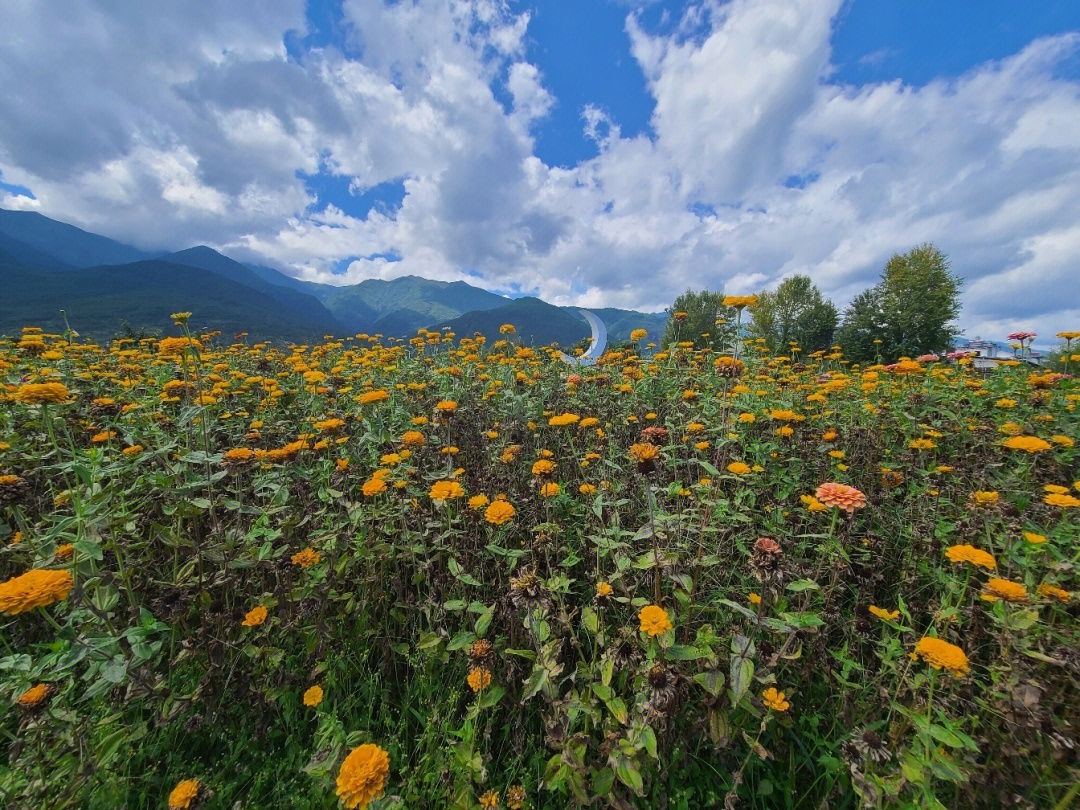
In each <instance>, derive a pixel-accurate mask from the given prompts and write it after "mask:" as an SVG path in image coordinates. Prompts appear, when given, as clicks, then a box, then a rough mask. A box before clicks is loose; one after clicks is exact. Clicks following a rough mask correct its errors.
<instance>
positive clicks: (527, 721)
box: [0, 303, 1080, 808]
mask: <svg viewBox="0 0 1080 810" xmlns="http://www.w3.org/2000/svg"><path fill="white" fill-rule="evenodd" d="M737 306H738V307H739V308H736V309H735V310H734V314H733V315H732V318H733V319H734V320H735V321H738V320H739V318H741V317H743V315H745V313H744V312H743V310H742V309H741V307H742V306H743V304H741V303H739V304H737ZM177 320H178V322H179V323H180V324H183V323H184V322H185V320H186V319H185V318H184V317H182V316H181V317H178V318H177ZM694 328H695V329H697V327H696V326H695V327H694ZM186 329H187V327H186V326H183V327H181V329H180V330H179V334H178V336H177V337H172V338H166V339H163V340H161V341H153V340H148V341H142V342H138V343H136V342H132V341H128V342H123V341H121V342H115V343H113V344H112V345H110V346H106V347H99V346H97V345H94V344H91V343H69V342H67V341H64V340H63V339H61V338H59V337H57V336H49V335H45V336H42V335H40V334H39V333H38V332H35V331H34V330H27V332H26V334H25V335H24V337H23V338H22V339H21V340H20V341H18V343H17V344H16V343H15V342H9V343H6V344H0V639H2V645H3V646H2V649H0V700H3V701H4V702H5V703H6V704H7V706H8V709H7V710H6V711H5V712H4V713H3V715H2V719H0V733H2V735H3V737H4V740H5V743H6V753H5V756H4V758H3V761H2V763H0V797H3V804H4V806H7V807H20V808H22V807H27V808H29V807H49V808H63V807H89V808H115V807H129V808H141V807H146V808H150V807H153V808H161V807H165V806H167V805H168V806H173V807H194V806H202V807H204V808H205V807H211V808H232V807H234V806H236V807H251V808H256V807H258V808H264V807H288V808H331V807H335V806H338V803H339V801H342V800H343V801H345V802H347V803H348V804H349V806H357V807H360V806H366V805H367V804H368V802H369V801H374V803H373V804H371V805H370V806H371V807H378V808H390V807H402V808H404V807H409V808H444V807H461V808H474V807H477V806H482V807H486V808H491V807H508V808H517V807H530V808H542V807H543V808H563V807H567V806H570V805H579V806H582V805H587V804H590V803H593V802H595V803H594V806H610V807H616V808H629V807H657V806H666V807H671V808H699V807H716V806H726V807H747V808H749V807H757V808H774V807H805V808H819V807H825V806H828V807H833V808H853V807H860V806H863V807H881V806H892V805H897V804H899V805H902V806H920V807H969V806H979V807H993V806H1001V805H1008V806H1017V807H1032V808H1034V807H1040V808H1041V807H1055V806H1057V807H1067V806H1069V804H1070V802H1071V801H1072V800H1074V799H1075V798H1076V796H1077V790H1078V788H1077V787H1076V786H1077V784H1078V783H1077V777H1076V762H1077V758H1076V756H1077V755H1076V746H1077V743H1078V741H1077V728H1078V727H1080V700H1078V699H1077V698H1078V692H1077V685H1078V679H1080V653H1078V650H1080V633H1078V631H1077V622H1076V618H1077V615H1078V614H1077V604H1078V602H1077V594H1076V591H1077V590H1078V589H1080V580H1078V576H1077V571H1076V563H1077V532H1078V526H1080V523H1078V515H1080V491H1078V490H1080V480H1077V478H1078V474H1077V469H1078V466H1077V462H1078V461H1080V452H1078V451H1077V449H1076V448H1075V446H1074V445H1075V439H1076V436H1077V432H1078V418H1077V414H1076V404H1077V401H1078V400H1080V388H1078V387H1077V385H1076V383H1075V381H1074V380H1072V379H1071V378H1067V377H1061V376H1059V375H1054V374H1046V373H1032V372H1031V370H1030V368H1029V367H1027V366H1025V365H1023V364H1020V363H1017V362H1012V361H1010V362H1007V363H1004V364H1002V365H1001V367H999V368H998V369H997V370H996V371H994V372H992V373H991V374H989V375H988V376H986V377H983V376H980V375H979V374H977V373H975V372H974V371H973V370H972V367H971V366H970V365H967V364H966V361H965V360H963V359H961V360H960V361H959V362H957V363H951V362H945V361H941V362H933V361H929V360H927V361H924V362H922V363H918V362H913V361H904V362H901V363H899V364H896V365H892V366H888V367H881V366H873V367H868V366H863V367H861V368H859V367H855V366H852V365H849V364H848V363H847V362H846V361H845V360H844V359H843V358H842V357H841V356H840V355H839V354H837V353H832V354H823V353H821V352H818V353H810V352H807V353H806V355H802V354H799V355H794V356H788V355H772V354H770V353H769V352H768V351H767V350H762V351H758V350H759V349H761V348H762V347H761V346H760V344H757V343H752V344H751V345H750V349H751V350H752V351H750V353H749V356H743V357H739V358H736V357H731V356H727V355H724V354H721V353H719V352H717V351H715V350H702V349H698V348H693V342H694V339H695V337H696V336H695V335H692V334H690V335H689V336H688V337H687V339H686V340H685V341H684V340H682V338H683V335H679V339H677V340H673V341H672V344H673V345H672V347H671V349H670V350H669V351H664V352H661V353H659V354H657V355H655V356H653V357H651V358H647V359H646V358H641V357H638V356H636V355H635V354H633V353H632V352H631V351H629V350H622V351H619V352H615V353H609V354H608V355H607V356H606V357H605V358H604V359H603V362H602V363H601V365H599V366H598V367H594V368H591V369H568V368H567V367H566V366H565V365H563V364H562V363H560V362H558V361H554V360H552V359H551V358H550V357H549V356H547V354H546V353H545V352H542V351H539V352H538V351H533V350H531V349H527V348H522V347H520V346H516V345H515V344H514V343H513V342H512V339H513V336H512V335H510V333H511V330H510V329H509V328H506V329H504V330H503V331H504V333H506V334H507V337H506V338H504V339H502V340H498V341H494V340H493V341H492V342H486V341H482V340H464V341H462V342H461V343H460V345H457V346H455V344H453V343H451V342H447V341H448V338H447V337H446V336H440V335H438V334H422V335H420V336H419V337H418V338H416V339H415V340H414V341H413V342H411V343H409V344H406V345H394V346H386V345H381V344H379V343H378V342H377V341H375V340H374V339H368V338H366V336H358V337H357V338H355V339H353V338H349V339H347V340H330V341H327V342H324V343H321V344H319V345H310V346H290V347H288V348H277V347H274V346H270V345H267V344H255V345H245V344H243V343H236V344H233V345H225V346H219V345H217V344H216V343H215V342H214V338H213V336H212V335H201V336H197V335H189V334H188V333H187V331H186ZM702 331H708V330H702ZM636 339H637V338H635V340H636ZM682 343H688V344H690V345H688V346H681V345H680V344H682ZM34 572H38V573H34ZM339 796H340V797H341V799H339Z"/></svg>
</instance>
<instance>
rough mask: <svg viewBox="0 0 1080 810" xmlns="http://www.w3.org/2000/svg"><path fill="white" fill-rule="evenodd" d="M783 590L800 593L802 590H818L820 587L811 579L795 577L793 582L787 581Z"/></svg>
mask: <svg viewBox="0 0 1080 810" xmlns="http://www.w3.org/2000/svg"><path fill="white" fill-rule="evenodd" d="M785 590H789V591H791V592H792V593H802V592H803V591H819V590H821V587H820V586H819V585H818V584H817V583H816V582H814V581H813V580H811V579H797V580H795V581H794V582H789V583H788V586H787V588H786V589H785Z"/></svg>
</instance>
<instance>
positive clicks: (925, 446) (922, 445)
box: [908, 439, 937, 450]
mask: <svg viewBox="0 0 1080 810" xmlns="http://www.w3.org/2000/svg"><path fill="white" fill-rule="evenodd" d="M908 447H910V448H911V449H912V450H933V449H934V448H935V447H937V445H936V444H934V443H933V442H932V441H930V439H914V440H913V441H911V442H909V443H908Z"/></svg>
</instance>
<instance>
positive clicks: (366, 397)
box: [357, 388, 390, 405]
mask: <svg viewBox="0 0 1080 810" xmlns="http://www.w3.org/2000/svg"><path fill="white" fill-rule="evenodd" d="M387 399H390V392H389V391H384V390H383V389H382V388H378V389H376V390H374V391H368V392H366V393H363V394H361V395H360V398H359V399H358V400H357V401H358V402H359V403H360V404H361V405H371V404H374V403H376V402H383V401H384V400H387Z"/></svg>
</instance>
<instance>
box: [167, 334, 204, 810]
mask: <svg viewBox="0 0 1080 810" xmlns="http://www.w3.org/2000/svg"><path fill="white" fill-rule="evenodd" d="M177 339H179V338H177ZM201 789H202V784H201V783H200V782H199V780H198V779H184V780H183V781H181V782H177V784H176V787H174V788H173V789H172V791H171V792H170V793H169V810H188V808H190V807H191V806H192V805H193V804H194V803H195V801H196V800H197V799H198V798H199V791H200V790H201Z"/></svg>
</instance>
